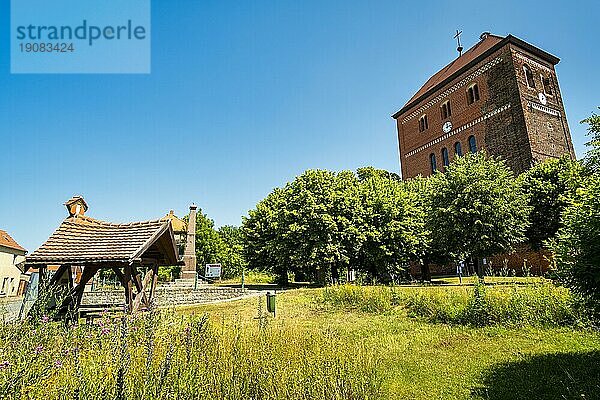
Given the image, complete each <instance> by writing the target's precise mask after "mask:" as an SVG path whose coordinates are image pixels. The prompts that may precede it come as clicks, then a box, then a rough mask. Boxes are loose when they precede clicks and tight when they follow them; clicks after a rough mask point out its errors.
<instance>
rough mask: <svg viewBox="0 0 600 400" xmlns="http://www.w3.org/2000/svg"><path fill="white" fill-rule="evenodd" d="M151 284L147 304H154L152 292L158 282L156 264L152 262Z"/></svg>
mask: <svg viewBox="0 0 600 400" xmlns="http://www.w3.org/2000/svg"><path fill="white" fill-rule="evenodd" d="M150 268H152V284H151V285H150V298H149V299H148V305H149V306H152V305H153V304H154V292H155V291H156V285H157V284H158V264H152V266H151V267H150Z"/></svg>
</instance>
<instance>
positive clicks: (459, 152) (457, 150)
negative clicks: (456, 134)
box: [454, 142, 462, 157]
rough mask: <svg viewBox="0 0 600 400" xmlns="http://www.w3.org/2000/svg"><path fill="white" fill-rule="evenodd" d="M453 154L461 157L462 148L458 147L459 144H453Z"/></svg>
mask: <svg viewBox="0 0 600 400" xmlns="http://www.w3.org/2000/svg"><path fill="white" fill-rule="evenodd" d="M454 154H456V155H457V156H459V157H460V156H462V146H461V145H460V142H456V143H454Z"/></svg>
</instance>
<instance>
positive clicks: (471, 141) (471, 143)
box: [469, 135, 477, 153]
mask: <svg viewBox="0 0 600 400" xmlns="http://www.w3.org/2000/svg"><path fill="white" fill-rule="evenodd" d="M469 151H470V152H471V153H477V141H476V140H475V136H473V135H471V136H469Z"/></svg>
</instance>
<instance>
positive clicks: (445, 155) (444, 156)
mask: <svg viewBox="0 0 600 400" xmlns="http://www.w3.org/2000/svg"><path fill="white" fill-rule="evenodd" d="M442 162H443V163H444V167H447V166H448V165H450V157H448V149H447V148H445V147H444V148H443V149H442Z"/></svg>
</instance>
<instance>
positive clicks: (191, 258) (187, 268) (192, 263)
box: [181, 204, 198, 278]
mask: <svg viewBox="0 0 600 400" xmlns="http://www.w3.org/2000/svg"><path fill="white" fill-rule="evenodd" d="M197 208H198V207H196V205H195V204H192V205H191V206H190V216H189V220H188V226H187V238H186V242H185V250H184V252H183V262H184V264H185V265H184V267H183V268H182V270H181V277H182V278H194V276H195V274H196V209H197Z"/></svg>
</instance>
